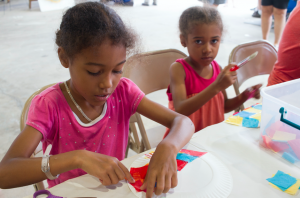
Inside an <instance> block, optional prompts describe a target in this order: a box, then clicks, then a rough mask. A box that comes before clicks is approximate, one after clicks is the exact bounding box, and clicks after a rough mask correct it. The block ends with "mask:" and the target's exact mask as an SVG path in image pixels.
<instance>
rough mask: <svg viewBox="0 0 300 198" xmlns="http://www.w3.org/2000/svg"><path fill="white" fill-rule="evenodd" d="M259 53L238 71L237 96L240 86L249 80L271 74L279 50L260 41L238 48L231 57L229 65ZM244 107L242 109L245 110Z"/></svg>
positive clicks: (235, 85) (266, 42) (241, 45)
mask: <svg viewBox="0 0 300 198" xmlns="http://www.w3.org/2000/svg"><path fill="white" fill-rule="evenodd" d="M256 51H258V54H257V56H256V57H255V58H254V59H253V60H251V61H250V62H249V63H247V65H245V66H244V67H242V68H240V69H238V70H237V81H236V82H235V83H234V85H233V86H234V90H235V93H236V95H239V94H240V91H239V88H240V86H241V85H242V84H243V83H244V82H245V81H246V80H248V79H249V78H252V77H254V76H258V75H264V74H270V73H271V71H272V69H273V67H274V64H275V62H276V61H277V50H276V49H275V48H274V46H273V45H272V44H270V43H269V42H268V41H264V40H258V41H254V42H249V43H243V44H240V45H238V46H236V47H235V48H234V49H233V50H232V52H231V53H230V56H229V63H232V62H235V63H238V62H240V61H242V60H243V59H245V58H246V57H248V56H249V55H251V54H253V53H254V52H256ZM243 109H244V106H243V105H242V106H241V107H240V110H243Z"/></svg>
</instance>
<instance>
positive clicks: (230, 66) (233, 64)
mask: <svg viewBox="0 0 300 198" xmlns="http://www.w3.org/2000/svg"><path fill="white" fill-rule="evenodd" d="M234 66H236V63H230V64H229V65H227V66H226V67H224V69H223V71H225V72H227V71H229V70H230V69H231V68H232V67H234Z"/></svg>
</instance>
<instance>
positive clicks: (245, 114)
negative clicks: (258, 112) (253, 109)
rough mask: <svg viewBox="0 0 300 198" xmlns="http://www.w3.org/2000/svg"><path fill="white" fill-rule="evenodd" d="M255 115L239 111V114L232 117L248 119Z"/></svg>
mask: <svg viewBox="0 0 300 198" xmlns="http://www.w3.org/2000/svg"><path fill="white" fill-rule="evenodd" d="M254 114H255V113H250V112H247V111H241V112H240V113H237V114H235V115H234V116H240V117H243V118H249V117H250V116H252V115H254Z"/></svg>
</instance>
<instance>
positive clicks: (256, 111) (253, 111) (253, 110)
mask: <svg viewBox="0 0 300 198" xmlns="http://www.w3.org/2000/svg"><path fill="white" fill-rule="evenodd" d="M244 111H247V112H249V113H261V110H259V109H254V108H252V107H250V108H248V109H245V110H244Z"/></svg>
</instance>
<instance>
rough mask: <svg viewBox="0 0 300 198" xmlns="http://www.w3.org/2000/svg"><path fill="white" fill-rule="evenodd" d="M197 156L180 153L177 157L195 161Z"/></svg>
mask: <svg viewBox="0 0 300 198" xmlns="http://www.w3.org/2000/svg"><path fill="white" fill-rule="evenodd" d="M197 158H198V157H197V156H192V155H188V154H186V153H178V154H177V156H176V159H179V160H182V161H186V162H188V163H190V162H192V161H194V160H195V159H197Z"/></svg>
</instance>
